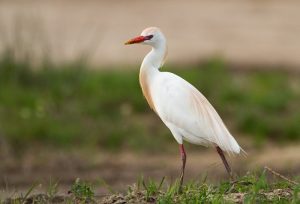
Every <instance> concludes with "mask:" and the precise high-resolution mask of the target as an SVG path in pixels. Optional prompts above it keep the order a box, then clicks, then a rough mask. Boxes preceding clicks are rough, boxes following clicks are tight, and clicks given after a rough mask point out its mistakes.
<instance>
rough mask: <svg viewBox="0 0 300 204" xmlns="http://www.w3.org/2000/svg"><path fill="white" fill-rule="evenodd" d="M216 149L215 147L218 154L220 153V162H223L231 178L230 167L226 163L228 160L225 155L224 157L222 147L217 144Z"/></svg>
mask: <svg viewBox="0 0 300 204" xmlns="http://www.w3.org/2000/svg"><path fill="white" fill-rule="evenodd" d="M216 149H217V152H218V154H219V155H220V157H221V159H222V162H223V164H224V166H225V168H226V171H227V173H228V174H229V177H230V179H231V180H233V176H232V171H231V168H230V166H229V164H228V162H227V160H226V157H225V155H224V153H223V151H222V149H221V148H220V147H219V146H216Z"/></svg>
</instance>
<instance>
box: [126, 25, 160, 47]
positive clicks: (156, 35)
mask: <svg viewBox="0 0 300 204" xmlns="http://www.w3.org/2000/svg"><path fill="white" fill-rule="evenodd" d="M163 42H165V36H164V35H163V33H162V32H161V31H160V29H159V28H156V27H149V28H146V29H145V30H143V32H142V33H141V35H140V36H137V37H135V38H132V39H131V40H128V41H127V42H125V45H130V44H137V43H139V44H146V45H151V46H152V47H156V46H158V45H160V44H162V43H163Z"/></svg>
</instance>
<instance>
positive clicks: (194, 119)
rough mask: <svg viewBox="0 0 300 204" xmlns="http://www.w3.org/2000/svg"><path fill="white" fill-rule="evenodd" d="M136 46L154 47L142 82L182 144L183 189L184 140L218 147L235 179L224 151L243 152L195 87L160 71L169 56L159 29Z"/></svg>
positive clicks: (152, 104)
mask: <svg viewBox="0 0 300 204" xmlns="http://www.w3.org/2000/svg"><path fill="white" fill-rule="evenodd" d="M135 43H140V44H146V45H150V46H151V47H152V50H151V51H150V52H149V53H148V54H147V55H146V57H145V58H144V60H143V63H142V65H141V68H140V74H139V80H140V85H141V88H142V91H143V94H144V96H145V98H146V100H147V102H148V103H149V105H150V107H151V108H152V109H153V110H154V111H155V113H156V114H157V115H158V116H159V117H160V118H161V120H162V121H163V122H164V124H165V125H166V126H167V127H168V128H169V129H170V131H171V133H172V134H173V136H174V138H175V139H176V141H177V142H178V143H179V148H180V153H181V158H182V168H181V175H180V187H181V186H182V183H183V177H184V170H185V163H186V153H185V150H184V146H183V140H185V141H188V142H190V143H193V144H198V145H204V146H214V147H215V148H216V150H217V152H218V154H219V155H220V157H221V159H222V161H223V163H224V166H225V168H226V170H227V172H228V174H229V175H230V177H231V176H232V172H231V168H230V166H229V165H228V162H227V160H226V158H225V155H224V153H223V151H224V152H228V153H232V154H239V153H240V151H241V150H242V149H241V147H240V146H239V144H238V143H237V142H236V140H235V139H234V138H233V136H232V135H231V134H230V132H229V131H228V130H227V128H226V126H225V125H224V123H223V121H222V119H221V118H220V116H219V115H218V113H217V112H216V110H215V109H214V108H213V106H212V105H211V104H210V103H209V102H208V100H207V99H206V98H205V97H204V96H203V95H202V94H201V93H200V92H199V91H198V90H197V89H196V88H195V87H194V86H193V85H191V84H190V83H188V82H187V81H185V80H184V79H182V78H181V77H179V76H177V75H175V74H173V73H170V72H161V71H160V68H161V67H162V65H163V64H164V61H165V59H166V56H167V42H166V38H165V36H164V34H163V33H162V32H161V31H160V29H159V28H156V27H149V28H146V29H145V30H143V32H142V33H141V35H140V36H138V37H135V38H133V39H131V40H129V41H127V42H126V43H125V44H126V45H128V44H135Z"/></svg>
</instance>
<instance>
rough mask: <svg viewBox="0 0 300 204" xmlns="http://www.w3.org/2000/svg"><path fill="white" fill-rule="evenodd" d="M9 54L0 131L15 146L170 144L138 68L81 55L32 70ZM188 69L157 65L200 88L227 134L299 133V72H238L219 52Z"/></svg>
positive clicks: (4, 61) (4, 62)
mask: <svg viewBox="0 0 300 204" xmlns="http://www.w3.org/2000/svg"><path fill="white" fill-rule="evenodd" d="M13 56H14V54H13V53H11V52H9V51H8V52H5V53H4V54H3V55H2V56H1V60H0V67H1V73H0V79H1V80H0V83H1V86H0V113H1V115H0V124H1V135H2V136H4V138H5V139H6V140H7V141H8V142H9V143H10V144H12V145H13V146H14V147H17V149H19V150H20V149H22V148H26V147H28V146H30V145H32V144H42V145H53V146H60V147H68V146H73V145H75V146H80V147H83V146H92V147H95V148H101V149H105V150H114V151H116V150H125V149H130V150H141V151H155V150H157V151H160V150H161V149H162V148H165V147H167V146H168V144H170V145H172V146H173V145H174V144H172V143H170V141H172V140H173V137H172V136H171V135H170V133H169V131H168V130H167V129H166V128H165V126H164V125H163V124H162V123H161V121H160V120H159V119H158V118H156V116H155V115H154V113H153V112H152V111H151V110H150V108H149V107H148V105H147V103H146V101H145V99H144V97H143V96H142V93H141V90H140V87H139V83H138V68H137V67H136V69H126V70H115V69H113V70H112V69H111V68H110V67H103V68H101V71H100V69H95V68H94V69H90V67H89V65H88V64H87V63H85V62H84V61H83V60H81V61H75V62H71V63H65V64H58V65H56V64H52V63H51V62H48V61H45V63H42V64H41V65H40V66H39V67H38V69H33V68H32V67H31V66H32V65H31V64H30V60H29V59H24V60H16V59H15V58H14V57H13ZM186 67H188V68H184V69H183V68H182V67H180V66H178V65H173V66H172V65H167V66H166V67H164V68H163V70H166V71H172V72H175V73H177V74H178V75H180V76H182V77H183V78H185V79H186V80H188V81H189V82H191V83H192V84H194V85H195V86H196V87H197V88H198V89H199V90H201V91H202V92H203V94H204V95H205V96H206V97H207V98H208V99H209V101H211V103H212V104H213V105H214V106H215V107H216V109H217V110H218V111H219V112H220V114H221V116H222V117H223V119H224V120H225V122H226V124H228V125H230V129H231V130H232V131H233V132H235V133H239V134H241V135H244V136H245V137H251V139H253V140H254V141H255V143H256V144H261V143H263V142H265V141H275V142H278V143H281V142H291V141H295V140H299V139H300V125H299V122H300V110H299V109H298V105H299V104H300V89H299V87H300V79H299V76H298V74H294V73H293V72H288V71H281V70H272V71H243V72H240V71H237V70H234V69H232V68H231V67H230V66H229V65H227V64H226V62H224V61H223V60H222V59H221V58H211V59H208V60H207V61H206V62H202V63H201V64H196V65H189V66H186ZM257 70H259V67H257ZM153 138H155V141H153Z"/></svg>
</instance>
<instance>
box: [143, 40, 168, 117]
mask: <svg viewBox="0 0 300 204" xmlns="http://www.w3.org/2000/svg"><path fill="white" fill-rule="evenodd" d="M161 45H162V46H158V47H156V46H155V47H154V46H153V47H152V50H151V51H150V52H149V53H148V54H147V55H146V57H145V58H144V60H143V63H142V65H141V69H140V75H139V79H140V84H141V87H142V91H143V94H144V96H145V98H146V100H147V101H148V103H149V105H150V107H151V108H152V109H153V110H154V111H155V106H154V104H153V100H152V96H151V82H152V81H153V79H154V78H155V76H157V74H158V73H160V72H159V68H160V67H161V66H162V64H163V62H164V59H165V57H166V54H167V46H166V43H165V42H164V43H163V44H161Z"/></svg>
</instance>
